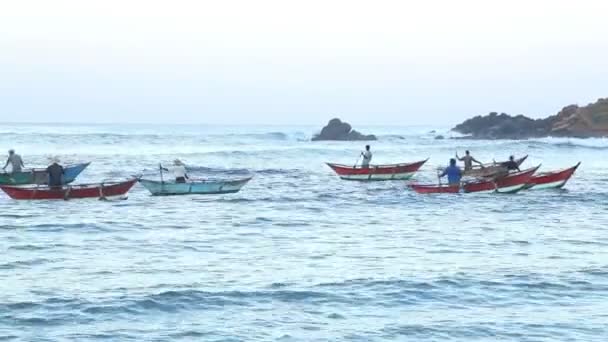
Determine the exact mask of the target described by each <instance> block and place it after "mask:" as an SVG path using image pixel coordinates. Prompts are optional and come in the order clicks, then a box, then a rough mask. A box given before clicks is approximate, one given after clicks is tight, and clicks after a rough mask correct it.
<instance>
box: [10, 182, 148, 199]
mask: <svg viewBox="0 0 608 342" xmlns="http://www.w3.org/2000/svg"><path fill="white" fill-rule="evenodd" d="M136 182H137V179H136V178H133V179H129V180H127V181H123V182H103V183H99V184H80V185H64V186H61V187H49V186H29V187H27V186H26V187H23V186H12V185H0V189H2V191H4V192H5V193H6V194H7V195H8V196H10V197H11V198H13V199H16V200H47V199H61V200H70V199H75V198H99V199H107V198H108V197H118V196H123V195H125V194H126V193H127V192H128V191H129V190H130V189H131V188H132V187H133V185H134V184H135V183H136Z"/></svg>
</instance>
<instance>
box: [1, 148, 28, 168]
mask: <svg viewBox="0 0 608 342" xmlns="http://www.w3.org/2000/svg"><path fill="white" fill-rule="evenodd" d="M8 164H11V172H13V173H14V172H21V170H22V168H23V167H25V165H24V164H23V160H22V159H21V156H20V155H18V154H17V153H15V150H13V149H11V150H9V151H8V159H7V160H6V164H4V167H3V168H2V169H3V170H6V167H7V166H8Z"/></svg>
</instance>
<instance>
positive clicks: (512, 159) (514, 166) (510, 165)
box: [502, 156, 521, 171]
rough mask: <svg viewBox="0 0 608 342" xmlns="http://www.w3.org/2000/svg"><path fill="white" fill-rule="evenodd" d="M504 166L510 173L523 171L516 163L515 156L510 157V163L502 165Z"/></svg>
mask: <svg viewBox="0 0 608 342" xmlns="http://www.w3.org/2000/svg"><path fill="white" fill-rule="evenodd" d="M502 166H504V167H506V168H507V170H509V171H511V170H517V171H521V170H520V169H519V165H518V164H517V162H516V161H515V157H513V156H510V157H509V161H508V162H505V163H502Z"/></svg>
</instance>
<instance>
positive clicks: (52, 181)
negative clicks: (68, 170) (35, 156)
mask: <svg viewBox="0 0 608 342" xmlns="http://www.w3.org/2000/svg"><path fill="white" fill-rule="evenodd" d="M46 173H47V174H48V175H49V186H50V187H61V186H63V175H64V173H65V170H64V169H63V166H61V165H59V158H53V163H52V164H51V165H49V167H47V168H46Z"/></svg>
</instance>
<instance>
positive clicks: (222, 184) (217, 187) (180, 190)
mask: <svg viewBox="0 0 608 342" xmlns="http://www.w3.org/2000/svg"><path fill="white" fill-rule="evenodd" d="M250 180H251V177H249V178H243V179H238V180H227V181H198V182H197V181H194V182H189V183H175V182H159V181H154V180H147V179H140V180H139V183H140V184H141V185H142V186H143V187H144V188H146V189H147V190H148V191H150V193H151V194H152V195H154V196H174V195H213V194H230V193H236V192H239V191H240V190H241V189H242V188H243V186H245V184H247V183H248V182H249V181H250Z"/></svg>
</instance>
